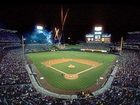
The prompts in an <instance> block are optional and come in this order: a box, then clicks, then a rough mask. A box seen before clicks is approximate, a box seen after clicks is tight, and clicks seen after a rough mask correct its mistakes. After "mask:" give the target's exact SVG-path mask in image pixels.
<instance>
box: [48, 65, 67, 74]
mask: <svg viewBox="0 0 140 105" xmlns="http://www.w3.org/2000/svg"><path fill="white" fill-rule="evenodd" d="M48 67H50V68H52V69H54V70H55V71H57V72H60V73H63V74H67V73H65V72H63V71H60V70H58V69H56V68H54V67H52V66H48Z"/></svg>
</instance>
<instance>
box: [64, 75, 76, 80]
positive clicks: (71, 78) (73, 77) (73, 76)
mask: <svg viewBox="0 0 140 105" xmlns="http://www.w3.org/2000/svg"><path fill="white" fill-rule="evenodd" d="M64 77H65V78H66V79H70V80H74V79H77V78H78V74H65V75H64Z"/></svg>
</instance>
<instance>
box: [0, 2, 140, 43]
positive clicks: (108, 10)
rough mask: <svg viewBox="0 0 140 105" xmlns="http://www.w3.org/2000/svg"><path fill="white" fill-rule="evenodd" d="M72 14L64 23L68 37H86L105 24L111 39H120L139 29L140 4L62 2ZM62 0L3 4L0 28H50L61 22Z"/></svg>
mask: <svg viewBox="0 0 140 105" xmlns="http://www.w3.org/2000/svg"><path fill="white" fill-rule="evenodd" d="M62 5H63V6H64V11H66V10H67V9H68V8H69V9H70V10H69V14H68V17H67V20H66V23H65V26H64V34H65V37H66V38H67V37H69V36H70V37H71V38H72V39H73V40H83V39H84V35H85V34H86V33H90V32H91V30H92V28H93V26H95V25H98V24H99V25H102V26H103V29H104V32H105V33H110V34H112V41H118V40H120V36H125V35H126V32H128V31H140V6H139V5H135V4H107V3H105V4H103V3H102V4H100V3H89V4H88V3H85V4H84V3H83V4H82V3H81V4H78V3H76V4H72V3H70V4H68V3H67V4H66V3H64V4H63V3H62ZM60 7H61V5H60V3H56V4H53V3H50V4H47V3H46V4H31V3H30V4H0V27H1V28H8V29H14V30H18V31H19V32H20V33H21V34H24V33H27V32H30V31H32V30H33V29H34V27H35V25H37V24H43V25H44V26H45V27H46V28H47V29H48V30H53V29H54V27H55V26H59V25H60Z"/></svg>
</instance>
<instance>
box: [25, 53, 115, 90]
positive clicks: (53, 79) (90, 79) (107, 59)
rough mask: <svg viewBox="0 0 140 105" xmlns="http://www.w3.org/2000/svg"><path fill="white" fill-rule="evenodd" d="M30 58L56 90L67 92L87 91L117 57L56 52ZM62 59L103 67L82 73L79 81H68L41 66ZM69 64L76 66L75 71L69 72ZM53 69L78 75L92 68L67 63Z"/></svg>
mask: <svg viewBox="0 0 140 105" xmlns="http://www.w3.org/2000/svg"><path fill="white" fill-rule="evenodd" d="M27 56H28V58H29V59H30V60H31V61H32V62H33V63H34V65H35V66H36V67H37V69H38V70H39V72H40V73H41V74H42V76H43V77H45V79H46V80H47V81H48V83H49V84H51V85H52V86H54V87H55V88H59V89H65V90H79V89H86V88H88V87H90V86H92V85H94V84H95V83H96V80H97V79H99V78H100V77H101V76H102V75H103V74H105V73H107V72H108V70H109V69H108V68H109V66H110V65H111V64H112V62H113V61H114V60H115V59H116V55H113V54H103V53H92V52H80V51H56V52H40V53H30V54H27ZM60 58H77V59H79V58H81V59H87V60H93V61H97V62H99V63H102V65H101V66H99V67H97V68H94V70H90V71H88V72H85V73H82V74H80V75H79V78H78V79H75V80H68V79H65V78H64V76H63V75H62V74H61V73H59V72H57V71H55V70H53V69H51V68H48V67H46V66H45V65H43V64H41V63H42V62H44V61H47V60H51V59H60ZM69 64H74V65H75V71H71V70H69V68H68V67H67V66H68V65H69ZM53 67H55V68H57V69H59V70H62V71H65V72H66V73H72V74H73V73H77V72H79V71H82V70H83V69H87V68H89V67H90V66H89V65H86V64H80V63H77V62H73V61H72V62H65V63H60V64H56V65H53Z"/></svg>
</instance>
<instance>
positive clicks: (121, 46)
mask: <svg viewBox="0 0 140 105" xmlns="http://www.w3.org/2000/svg"><path fill="white" fill-rule="evenodd" d="M122 47H123V37H121V45H120V55H121V54H122Z"/></svg>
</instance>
